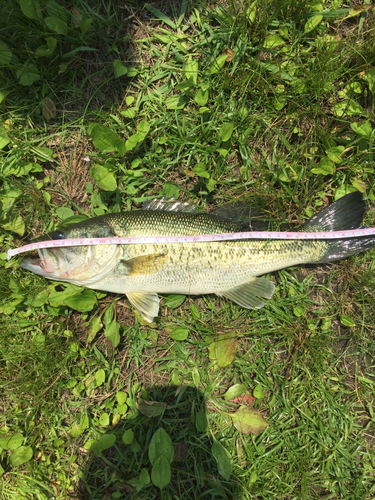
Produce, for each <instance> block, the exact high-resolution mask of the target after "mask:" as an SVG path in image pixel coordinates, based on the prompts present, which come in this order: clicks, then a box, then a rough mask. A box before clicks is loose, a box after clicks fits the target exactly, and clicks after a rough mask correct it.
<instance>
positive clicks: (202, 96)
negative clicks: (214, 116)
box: [194, 89, 208, 106]
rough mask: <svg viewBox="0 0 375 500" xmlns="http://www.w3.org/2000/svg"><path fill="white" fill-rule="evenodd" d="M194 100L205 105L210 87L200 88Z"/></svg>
mask: <svg viewBox="0 0 375 500" xmlns="http://www.w3.org/2000/svg"><path fill="white" fill-rule="evenodd" d="M194 101H195V102H196V103H197V104H198V106H205V105H206V104H207V101H208V89H207V90H203V89H199V90H198V92H197V93H196V94H195V97H194Z"/></svg>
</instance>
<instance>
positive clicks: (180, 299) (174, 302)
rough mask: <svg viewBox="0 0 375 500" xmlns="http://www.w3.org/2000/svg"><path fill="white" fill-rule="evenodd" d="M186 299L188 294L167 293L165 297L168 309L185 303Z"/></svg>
mask: <svg viewBox="0 0 375 500" xmlns="http://www.w3.org/2000/svg"><path fill="white" fill-rule="evenodd" d="M185 299H186V295H179V294H171V295H166V296H165V297H164V299H163V300H164V305H165V306H167V307H168V309H176V308H177V307H179V306H180V305H181V304H183V303H184V301H185Z"/></svg>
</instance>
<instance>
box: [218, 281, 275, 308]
mask: <svg viewBox="0 0 375 500" xmlns="http://www.w3.org/2000/svg"><path fill="white" fill-rule="evenodd" d="M274 291H275V285H274V284H273V283H272V281H270V280H268V279H267V278H254V279H253V281H250V282H248V283H244V284H243V285H239V286H236V287H235V288H231V289H230V290H225V291H224V292H220V293H217V294H216V295H221V296H223V297H227V298H228V299H230V300H233V302H236V304H239V305H240V306H242V307H245V309H260V308H261V307H263V306H265V305H266V304H265V303H264V302H263V300H262V299H261V298H260V297H264V298H266V299H270V298H271V297H272V295H273V292H274Z"/></svg>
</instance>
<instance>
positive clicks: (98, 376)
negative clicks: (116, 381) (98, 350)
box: [95, 368, 105, 387]
mask: <svg viewBox="0 0 375 500" xmlns="http://www.w3.org/2000/svg"><path fill="white" fill-rule="evenodd" d="M95 381H96V387H100V386H101V385H103V384H104V382H105V371H104V370H103V368H100V369H99V370H98V371H97V372H95Z"/></svg>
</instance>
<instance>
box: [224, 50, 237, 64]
mask: <svg viewBox="0 0 375 500" xmlns="http://www.w3.org/2000/svg"><path fill="white" fill-rule="evenodd" d="M223 54H225V55H226V56H227V58H226V59H225V61H226V62H230V61H233V59H234V51H233V50H232V49H224V50H223Z"/></svg>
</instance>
